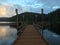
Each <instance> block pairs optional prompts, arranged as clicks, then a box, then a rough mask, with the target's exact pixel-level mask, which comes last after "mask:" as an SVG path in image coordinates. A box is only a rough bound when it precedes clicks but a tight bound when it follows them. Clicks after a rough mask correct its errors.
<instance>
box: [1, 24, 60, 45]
mask: <svg viewBox="0 0 60 45" xmlns="http://www.w3.org/2000/svg"><path fill="white" fill-rule="evenodd" d="M39 32H40V33H41V31H40V30H39ZM43 32H44V34H43V36H44V38H45V39H46V40H47V42H48V43H49V44H50V45H60V35H57V34H55V33H53V32H51V31H48V29H45V30H44V31H43ZM16 38H17V30H16V29H15V28H12V27H10V26H9V25H0V45H12V43H13V42H14V41H15V40H16Z"/></svg>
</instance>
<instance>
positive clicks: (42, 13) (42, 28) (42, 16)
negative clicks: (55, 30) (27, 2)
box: [41, 8, 43, 37]
mask: <svg viewBox="0 0 60 45" xmlns="http://www.w3.org/2000/svg"><path fill="white" fill-rule="evenodd" d="M41 14H42V37H43V8H42V9H41Z"/></svg>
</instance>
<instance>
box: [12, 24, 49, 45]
mask: <svg viewBox="0 0 60 45" xmlns="http://www.w3.org/2000/svg"><path fill="white" fill-rule="evenodd" d="M13 45H48V43H47V42H46V41H45V40H44V39H43V38H42V36H41V35H40V34H39V33H38V32H37V30H36V29H35V28H34V27H33V25H28V26H27V27H26V28H25V29H24V31H23V33H22V34H21V35H20V36H19V37H18V39H17V40H16V41H15V42H14V44H13Z"/></svg>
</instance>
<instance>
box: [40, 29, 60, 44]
mask: <svg viewBox="0 0 60 45" xmlns="http://www.w3.org/2000/svg"><path fill="white" fill-rule="evenodd" d="M39 32H40V33H42V32H41V30H39ZM43 36H44V38H45V39H46V40H47V42H48V43H49V45H60V35H57V34H56V33H53V32H51V31H49V30H48V29H45V30H44V31H43Z"/></svg>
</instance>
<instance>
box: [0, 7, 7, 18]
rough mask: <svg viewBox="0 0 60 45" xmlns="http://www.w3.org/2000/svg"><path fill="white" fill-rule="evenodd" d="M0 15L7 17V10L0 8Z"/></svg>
mask: <svg viewBox="0 0 60 45" xmlns="http://www.w3.org/2000/svg"><path fill="white" fill-rule="evenodd" d="M0 15H1V16H2V17H6V16H7V10H6V8H5V7H0Z"/></svg>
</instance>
